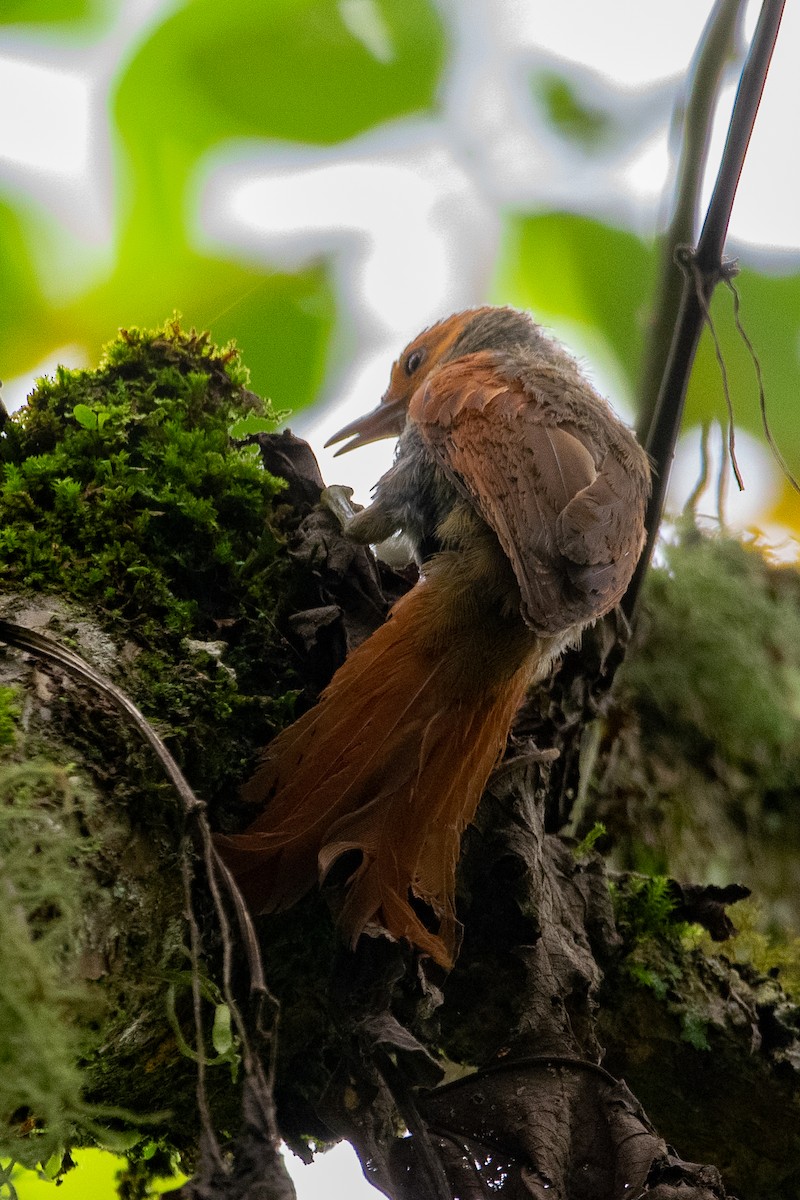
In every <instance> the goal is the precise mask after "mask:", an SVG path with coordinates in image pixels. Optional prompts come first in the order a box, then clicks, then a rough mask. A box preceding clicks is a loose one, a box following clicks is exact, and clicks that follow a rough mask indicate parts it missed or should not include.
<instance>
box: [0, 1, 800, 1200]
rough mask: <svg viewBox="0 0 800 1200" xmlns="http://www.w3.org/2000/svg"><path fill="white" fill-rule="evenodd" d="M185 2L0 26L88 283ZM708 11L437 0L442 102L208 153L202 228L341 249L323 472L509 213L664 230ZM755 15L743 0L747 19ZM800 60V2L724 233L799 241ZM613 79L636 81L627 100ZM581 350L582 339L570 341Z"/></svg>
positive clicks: (46, 186) (766, 478)
mask: <svg viewBox="0 0 800 1200" xmlns="http://www.w3.org/2000/svg"><path fill="white" fill-rule="evenodd" d="M339 3H340V11H341V14H342V17H343V19H344V20H345V22H346V23H347V24H348V27H349V28H351V29H356V30H360V31H361V36H362V37H363V39H364V40H365V41H368V42H369V44H370V45H371V47H372V49H373V52H374V53H376V54H377V55H378V56H380V55H382V54H386V53H390V52H391V48H390V46H388V45H387V43H386V40H385V36H384V32H383V30H382V23H381V20H380V13H379V10H377V9H376V8H375V7H374V0H339ZM179 4H180V0H119V3H118V4H117V7H116V10H115V16H114V19H113V21H112V23H111V26H110V28H109V29H107V30H106V31H105V32H104V33H103V34H102V35H101V36H100V37H99V38H98V39H97V40H96V41H94V42H93V43H91V44H90V45H82V44H74V43H73V44H70V43H69V42H67V41H66V40H65V39H64V38H63V37H61V38H51V37H50V36H48V33H47V31H46V30H43V29H42V28H40V27H39V28H37V27H30V29H25V28H23V27H14V26H10V27H4V28H2V29H0V187H2V188H3V189H4V190H9V191H11V192H12V193H17V194H28V195H30V196H31V197H34V198H36V199H37V201H38V202H40V203H43V204H45V205H47V206H48V207H49V208H50V210H51V211H52V212H54V213H55V214H56V215H58V217H59V218H60V219H61V220H64V221H65V222H67V224H68V226H69V228H70V229H72V230H73V231H74V232H76V233H77V234H78V235H79V236H80V237H81V239H82V241H83V243H84V245H85V247H86V256H85V261H84V262H83V263H82V264H79V265H76V275H75V284H74V286H75V287H80V286H83V284H84V281H85V280H84V277H85V276H90V275H91V274H92V273H98V272H101V271H102V270H103V268H104V265H105V264H107V263H108V262H110V261H111V260H112V257H113V252H114V245H113V239H114V226H113V219H114V203H113V187H114V181H113V176H112V170H111V154H110V136H109V126H108V120H109V118H108V112H107V107H106V96H107V93H108V89H109V86H110V81H111V80H112V79H113V77H114V76H115V74H116V73H117V72H118V71H119V69H120V66H121V64H122V63H123V62H124V61H125V60H126V59H127V58H128V57H129V56H130V54H131V53H132V51H133V50H134V49H135V47H136V46H137V45H138V44H139V43H140V42H141V40H142V39H144V38H145V37H146V36H147V30H148V28H149V26H150V24H151V22H152V21H154V20H155V19H157V18H158V17H160V16H161V15H162V14H163V13H165V12H169V11H170V10H172V9H174V8H176V7H178V6H179ZM710 7H711V5H710V2H709V0H670V3H669V4H665V3H660V4H653V3H643V2H642V0H559V2H558V3H553V2H552V0H440V8H441V10H442V13H443V15H444V18H445V20H446V23H447V25H448V27H449V30H450V35H449V36H450V39H451V45H452V48H453V54H452V60H451V65H450V68H449V72H448V75H447V77H446V80H445V81H444V86H443V91H442V111H441V114H440V115H437V116H436V117H431V118H428V119H423V120H419V119H418V120H414V121H400V122H397V123H395V124H394V125H393V126H392V127H391V129H390V130H388V131H387V130H386V129H382V130H376V131H372V132H370V133H368V134H366V135H364V136H363V137H360V138H357V139H354V140H353V141H352V142H350V143H347V144H345V145H343V146H339V147H333V148H325V149H308V148H305V147H292V146H281V147H276V146H274V145H271V146H267V145H265V146H264V148H263V151H261V152H260V153H255V154H254V153H252V148H251V149H250V152H249V153H248V155H247V156H246V157H245V156H244V155H243V154H242V151H241V148H240V147H236V146H232V147H222V148H220V149H219V150H218V151H217V152H216V153H215V154H214V155H213V156H212V157H211V158H209V160H208V161H206V162H205V163H204V164H203V166H202V170H201V172H200V177H199V178H198V181H197V209H196V237H197V240H198V242H199V243H200V244H204V245H206V246H213V247H215V248H216V249H217V250H220V249H222V250H226V249H227V250H229V251H231V252H235V253H237V254H238V253H240V252H242V251H247V252H248V253H250V254H252V256H253V258H254V259H255V260H257V261H258V260H261V261H264V262H265V263H267V264H271V265H280V264H284V265H290V266H292V265H300V264H301V263H303V262H305V261H307V260H308V259H310V258H314V257H317V256H318V255H319V254H320V253H322V254H326V255H333V261H334V271H335V280H336V286H337V289H338V299H339V302H340V303H341V304H342V305H343V306H344V307H345V309H346V310H347V312H348V314H349V317H350V321H351V327H352V329H353V330H354V340H355V349H354V352H353V353H352V355H351V356H350V357H348V360H347V361H346V362H343V363H342V364H341V366H340V368H339V370H338V372H337V373H335V375H334V377H333V378H332V379H331V380H329V382H328V385H327V389H326V394H327V399H328V401H329V407H328V408H327V409H326V410H325V411H324V413H323V414H322V415H321V416H320V415H318V416H316V417H313V418H308V419H306V420H304V421H299V422H296V423H295V428H297V430H298V432H301V433H304V434H305V435H306V436H308V437H309V438H310V440H311V441H312V444H313V445H314V448H315V449H316V450H317V451H319V457H320V465H321V468H322V472H323V476H325V477H326V478H327V479H328V480H329V481H330V482H333V481H337V482H344V483H350V484H352V485H355V487H356V498H357V499H360V500H362V501H366V500H367V499H368V490H369V486H370V485H371V484H372V483H374V482H375V481H376V480H377V478H378V477H379V476H380V474H382V473H383V471H384V470H385V469H386V468H387V467H388V465H389V463H390V461H391V457H392V446H391V444H379V445H377V446H374V447H368V448H366V449H364V450H362V451H359V452H357V453H356V454H353V455H348V456H347V457H346V458H345V459H339V460H336V462H335V463H334V462H333V460H332V459H331V457H330V452H324V451H323V450H322V443H323V441H324V440H325V438H326V437H327V436H329V435H330V434H331V433H332V432H333V431H335V430H336V429H338V428H339V427H340V426H341V425H343V424H344V423H345V422H346V421H348V420H351V419H352V418H353V417H354V416H356V415H358V414H359V413H360V412H365V411H368V410H369V409H371V408H372V407H374V405H375V404H376V403H377V401H378V399H379V398H380V395H381V393H382V391H383V389H384V387H385V386H386V382H387V379H388V370H389V366H390V364H391V362H392V360H393V359H394V358H395V357H396V356H397V354H398V352H399V351H400V350H401V349H402V347H403V346H404V345H405V343H406V342H407V341H408V340H409V338H410V337H412V336H413V335H414V334H415V333H416V332H418V330H419V329H421V328H422V327H423V326H424V325H427V324H429V323H430V322H431V321H433V320H435V319H437V318H438V317H440V316H442V315H445V314H446V313H448V312H450V311H454V310H456V309H457V308H459V307H462V306H468V305H470V304H473V303H476V302H477V301H479V300H481V299H483V298H485V296H486V291H487V288H488V285H489V281H490V278H491V272H492V264H493V261H494V257H495V253H496V250H497V246H498V239H499V235H500V228H501V215H502V212H503V210H504V208H506V207H509V206H512V205H513V206H516V207H519V206H520V205H523V206H529V207H530V208H531V209H535V208H543V207H545V208H546V207H551V206H557V205H561V204H565V205H567V206H568V207H570V208H573V209H575V208H577V207H580V210H581V211H585V212H595V213H597V214H598V215H600V216H613V217H614V218H615V219H616V220H617V221H619V222H620V223H621V224H623V225H624V226H626V227H628V228H631V229H634V230H636V231H637V232H643V231H647V230H651V229H652V228H653V225H654V222H655V219H656V214H657V211H658V205H659V197H660V194H661V189H662V185H663V182H664V178H665V173H666V170H667V154H666V130H665V126H664V124H663V121H661V122H659V119H657V118H658V114H659V113H662V112H663V111H664V108H665V104H664V101H665V99H666V98H669V97H671V96H672V94H673V93H674V88H675V84H674V77H675V76H677V75H679V74H680V73H682V72H683V71H684V70H685V68H686V65H687V63H688V60H689V58H690V56H691V54H692V51H693V49H694V46H695V44H696V41H697V38H698V36H699V33H700V30H701V28H702V26H703V23H704V21H705V19H706V16H707V14H708V12H709V9H710ZM757 10H758V5H757V4H753V3H751V5H750V9H749V11H748V20H749V25H748V29H751V28H752V25H753V24H754V20H755V15H756V14H757ZM549 55H557V56H559V57H561V58H563V59H565V60H568V61H571V62H572V63H573V64H579V65H580V66H582V67H584V68H586V70H587V72H591V73H593V74H587V75H586V77H585V80H584V82H585V87H586V94H587V96H588V97H589V98H591V96H592V95H593V94H594V95H595V96H596V97H597V98H598V100H599V101H600V102H601V103H602V104H603V105H604V106H607V105H609V104H614V103H616V104H617V105H618V112H619V114H620V116H621V117H622V118H624V120H625V121H626V122H627V123H628V127H629V129H630V130H632V131H633V133H634V134H636V136H637V137H638V142H637V143H636V145H635V149H634V151H633V152H632V153H629V154H628V156H627V157H625V156H624V155H623V156H620V158H619V160H618V161H615V162H613V163H612V164H611V167H609V164H608V162H607V161H606V160H603V162H602V163H598V161H597V160H594V159H592V158H591V157H589V156H587V158H586V162H585V163H584V164H583V165H582V166H580V167H576V160H575V156H574V155H568V154H565V153H564V151H563V148H562V147H561V146H560V145H559V144H558V140H557V139H555V138H554V137H553V135H552V133H551V132H550V131H548V130H547V129H546V128H545V127H544V126H537V124H536V121H535V119H532V114H531V105H530V99H529V92H528V79H529V76H530V71H531V70H532V69H533V68H534V67H535V66H536V65H537V64H540V65H541V64H544V62H545V59H546V56H549ZM798 63H800V5H797V4H788V5H787V8H786V13H785V16H784V21H783V28H782V30H781V34H780V37H779V40H778V48H777V51H776V55H775V58H774V61H773V65H772V69H771V72H770V76H769V79H768V82H767V88H766V92H765V96H764V101H763V103H762V108H761V112H760V114H759V118H758V122H757V124H756V130H755V134H754V138H753V142H752V144H751V148H750V152H749V156H748V161H747V163H746V166H745V173H744V177H743V180H742V184H741V186H740V189H739V193H738V197H737V201H736V205H735V208H734V212H733V219H732V222H731V239H732V240H733V241H735V242H737V243H751V244H752V245H754V246H756V247H759V246H770V247H775V246H777V247H783V248H790V249H795V250H796V249H798V248H800V216H799V215H798V202H797V197H798V195H800V151H798V150H797V145H798V140H797V136H796V131H795V130H794V115H796V114H797V112H798V66H797V64H798ZM615 88H618V89H619V88H621V89H624V90H623V91H622V92H621V93H619V94H618V95H616V96H615V93H614V91H613V89H615ZM635 89H638V91H635ZM729 103H730V98H729V100H728V104H729ZM654 114H656V115H655V116H654ZM726 118H727V112H723V113H721V114H720V119H719V122H718V132H717V136H716V138H715V149H716V154H714V153H712V163H713V162H714V161H715V159H716V156H717V154H718V153H719V150H720V149H721V140H722V137H723V136H724V129H725V124H726ZM746 255H747V249H746V247H745V248H744V250H743V252H742V257H743V258H746ZM81 272H83V275H82V274H81ZM45 278H46V277H45ZM557 332H558V331H557ZM572 348H573V349H574V350H576V351H578V352H579V353H584V352H587V348H586V347H584V346H581V345H580V344H575V341H574V339H572ZM81 355H82V351H81V348H80V347H54V348H53V355H52V357H48V360H47V362H46V363H43V364H38V365H37V367H36V370H35V371H32V373H31V379H32V378H33V376H34V375H36V374H40V373H42V371H44V370H51V369H52V367H53V366H54V365H55V362H56V361H59V360H60V361H64V362H68V363H75V364H77V363H79V362H81ZM596 377H597V382H598V384H599V386H600V388H601V390H610V389H609V388H608V387H606V388H604V382H607V377H606V378H605V379H604V373H603V365H602V364H596ZM31 379H25V380H18V381H10V382H8V383H7V385H6V388H5V389H4V397H5V399H6V402H7V403H9V402H13V401H14V399H16V400H18V401H21V400H22V398H23V397H24V395H25V394H26V392H27V390H28V387H29V386H30V383H31ZM615 382H616V381H615ZM623 401H624V398H623ZM623 407H624V403H623ZM693 438H694V440H695V442H696V437H695V435H693V434H690V435H688V436H687V438H686V439H685V442H686V447H685V450H684V451H683V452H682V453H681V454H679V458H678V460H677V462H676V470H675V473H674V488H673V503H675V504H678V503H680V502H681V499H682V497H683V496H685V494H686V493H687V492H688V490H689V488H690V487H691V485H692V483H693V482H694V479H695V478H696V473H697V455H696V445H695V446H694V448H692V439H693ZM737 449H738V451H739V459H740V463H741V466H742V468H743V470H744V472H745V475H746V478H747V482H748V491H747V492H746V493H745V495H744V497H743V498H739V497H738V496H736V495H734V494H733V493H731V496H730V499H729V507H728V517H729V520H730V521H731V523H732V524H734V525H735V524H737V522H738V523H739V524H746V523H747V522H748V521H749V520H751V519H752V516H753V514H754V513H755V512H757V510H758V508H759V507H760V505H761V503H763V501H764V500H765V499H766V498H768V496H769V494H770V490H771V489H772V488H773V486H774V472H773V467H772V465H771V463H770V461H769V459H768V456H767V455H766V452H765V450H764V448H763V447H762V446H760V445H759V444H758V443H756V442H755V441H754V440H753V439H748V438H745V437H744V436H743V435H741V436H740V438H739V440H738V444H737ZM709 503H711V501H710V500H709ZM348 1155H351V1156H352V1152H351V1151H349V1149H344V1148H343V1149H342V1150H341V1151H336V1152H335V1155H334V1154H332V1155H330V1156H328V1159H327V1161H328V1168H327V1169H328V1170H332V1169H333V1168H332V1164H333V1163H334V1162H337V1163H338V1162H340V1161H346V1160H347V1158H348ZM298 1171H299V1172H300V1174H299V1175H298V1194H299V1196H300V1200H314V1198H315V1197H317V1196H320V1197H321V1196H322V1194H323V1193H322V1191H321V1190H320V1189H321V1188H322V1187H323V1184H322V1183H318V1182H312V1176H313V1180H314V1181H317V1180H318V1179H320V1178H321V1174H319V1175H317V1174H313V1172H308V1173H306V1172H305V1170H304V1169H303V1168H302V1167H300V1166H298ZM324 1186H325V1195H326V1196H327V1197H330V1198H331V1200H333V1197H339V1196H341V1197H344V1196H348V1197H352V1198H353V1200H357V1198H358V1197H359V1196H360V1195H362V1194H363V1195H367V1194H370V1195H375V1193H374V1191H373V1189H371V1188H369V1187H368V1185H367V1184H366V1183H363V1181H362V1180H361V1176H360V1172H359V1173H358V1176H357V1178H356V1177H355V1176H352V1174H351V1177H350V1179H349V1182H347V1183H343V1182H341V1181H340V1182H334V1181H333V1176H331V1179H330V1180H329V1181H328V1182H327V1183H326V1184H325V1185H324Z"/></svg>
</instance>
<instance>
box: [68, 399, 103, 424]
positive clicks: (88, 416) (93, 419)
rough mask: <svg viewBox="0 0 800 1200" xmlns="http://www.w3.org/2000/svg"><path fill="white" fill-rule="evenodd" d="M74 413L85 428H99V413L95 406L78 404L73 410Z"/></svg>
mask: <svg viewBox="0 0 800 1200" xmlns="http://www.w3.org/2000/svg"><path fill="white" fill-rule="evenodd" d="M72 415H73V417H74V418H75V420H76V421H77V422H78V424H79V425H82V426H83V428H84V429H97V427H98V421H97V413H96V412H95V411H94V409H93V408H89V405H88V404H76V405H75V407H74V408H73V410H72Z"/></svg>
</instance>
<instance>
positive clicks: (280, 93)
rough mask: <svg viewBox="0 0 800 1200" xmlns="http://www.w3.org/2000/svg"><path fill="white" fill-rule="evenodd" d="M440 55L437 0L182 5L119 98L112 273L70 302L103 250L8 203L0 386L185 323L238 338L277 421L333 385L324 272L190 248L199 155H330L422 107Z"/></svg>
mask: <svg viewBox="0 0 800 1200" xmlns="http://www.w3.org/2000/svg"><path fill="white" fill-rule="evenodd" d="M13 8H14V10H15V19H16V20H18V21H22V20H25V19H30V20H37V21H39V20H48V19H49V20H65V19H66V18H67V17H70V18H71V19H72V20H74V21H77V20H79V19H81V18H83V17H85V16H88V15H89V14H90V13H91V12H92V11H94V6H92V5H90V4H88V3H85V4H80V3H78V0H72V3H67V2H66V0H62V3H61V4H57V3H55V0H53V3H51V4H49V5H46V4H43V3H39V4H32V3H29V4H27V5H26V4H23V3H21V2H18V3H16V4H14V5H13ZM443 56H444V43H443V36H442V30H441V27H440V22H439V20H438V17H437V16H436V14H435V10H434V7H433V5H432V4H431V3H430V2H429V0H340V2H339V3H337V2H336V0H270V3H269V4H264V5H253V4H252V3H251V0H227V2H226V3H225V4H224V5H220V4H218V3H216V0H190V2H189V3H186V4H183V5H181V6H180V8H179V10H178V11H177V12H174V13H171V14H168V15H167V16H166V18H165V19H164V20H163V21H162V22H161V24H157V25H156V26H155V27H154V28H153V29H152V31H151V32H150V33H149V36H146V37H145V38H144V40H143V42H142V44H141V46H140V47H139V49H138V51H137V52H136V53H135V54H134V56H133V57H132V59H130V61H127V62H126V63H125V65H124V67H123V69H122V72H121V74H120V77H119V78H118V79H117V80H116V82H115V86H114V95H113V98H112V113H113V130H114V132H115V135H116V146H117V153H116V162H115V188H116V196H115V200H116V210H117V211H116V222H117V228H116V233H115V244H114V247H113V253H112V261H111V265H110V267H109V268H108V269H107V270H106V269H103V268H99V267H95V268H93V269H94V272H95V274H94V280H93V282H91V283H89V284H88V285H86V286H85V287H84V288H83V290H81V291H80V292H79V293H78V294H75V283H74V278H75V275H76V273H77V274H78V276H79V277H80V275H81V274H82V275H85V274H86V271H87V265H86V264H87V263H89V264H91V262H92V260H93V258H96V251H91V252H90V251H89V250H88V248H86V247H82V246H81V245H79V244H77V242H76V239H75V238H74V235H73V234H72V233H70V232H69V231H68V230H67V229H64V228H61V227H59V226H58V224H57V223H56V222H55V221H54V220H53V218H52V217H51V216H49V215H48V214H47V213H46V212H45V211H44V210H42V209H40V208H37V207H36V206H33V205H31V204H30V203H26V204H18V202H17V200H16V199H12V198H10V197H9V196H7V197H6V202H5V203H6V207H5V208H4V209H0V254H2V259H3V261H4V262H6V263H9V264H10V276H9V277H8V278H7V279H6V280H4V286H3V289H2V296H3V299H2V301H0V305H2V307H1V308H0V316H2V318H3V319H2V321H0V362H2V364H3V368H2V370H3V375H4V376H5V378H9V377H11V376H15V375H18V374H22V373H23V372H25V371H30V370H31V369H32V368H33V367H34V366H35V365H36V363H38V362H40V361H41V360H42V359H43V358H45V357H46V356H47V355H48V354H50V353H52V352H53V351H54V350H55V349H57V348H58V347H60V346H63V345H66V344H77V345H79V346H83V347H85V349H86V352H87V355H88V357H89V358H90V359H94V358H96V356H97V353H98V352H99V349H100V347H101V345H102V344H103V343H104V342H105V340H106V339H107V338H108V336H109V333H111V332H113V329H114V328H115V326H118V325H122V326H128V325H133V324H137V325H153V324H156V323H157V322H158V321H159V320H161V318H162V317H163V314H164V312H165V311H167V312H168V311H171V310H172V309H179V310H180V311H181V312H182V313H183V314H184V316H185V318H186V320H187V321H188V322H190V323H192V324H195V325H197V326H199V327H203V328H205V327H210V328H211V330H212V333H213V336H214V338H215V340H216V341H217V342H224V341H225V340H227V339H229V338H231V337H234V336H235V337H236V339H237V341H238V343H239V345H240V346H241V347H242V348H243V349H244V350H245V352H246V354H247V359H248V362H249V364H250V369H251V372H252V377H253V385H254V387H255V388H256V389H257V390H258V391H259V392H261V393H262V394H265V395H270V396H272V397H273V398H274V399H275V401H276V403H277V404H278V405H279V406H280V407H286V406H287V405H288V406H290V407H292V408H293V409H295V410H296V409H299V408H302V407H303V406H304V405H306V404H308V403H309V402H310V401H311V400H312V399H313V398H314V396H315V395H316V394H317V393H318V391H319V389H320V386H321V384H322V382H323V379H324V377H325V371H326V363H327V355H328V348H329V340H330V336H331V332H332V328H333V324H334V319H335V307H334V300H333V293H332V289H331V283H330V279H329V273H328V270H327V268H326V267H324V266H323V265H319V266H317V267H311V268H307V269H305V270H301V271H298V272H296V273H292V274H287V273H280V272H274V271H268V270H265V269H263V268H261V267H259V266H258V265H257V264H253V265H246V264H244V265H243V264H241V263H239V262H236V261H234V260H233V257H232V256H231V255H230V254H225V253H224V252H220V254H219V255H214V254H212V253H210V252H202V251H200V250H198V248H197V245H196V239H195V230H194V227H193V226H194V217H193V212H194V207H195V204H196V201H197V195H196V190H197V179H198V174H199V172H200V171H201V169H202V165H203V156H204V155H206V154H207V153H208V152H210V151H212V150H219V149H221V148H222V147H223V146H224V145H225V144H231V143H239V144H241V143H242V142H243V141H245V140H247V141H248V142H250V143H251V145H253V146H255V145H257V144H259V143H263V142H265V141H268V140H275V139H282V140H284V141H286V140H294V141H298V142H303V143H313V144H329V143H332V142H336V141H340V140H342V139H345V138H350V137H353V136H355V135H356V134H358V133H361V132H363V131H365V130H367V129H370V128H371V127H373V126H374V125H375V124H378V123H380V122H384V121H389V120H393V119H396V118H398V117H401V116H407V115H410V114H415V113H419V112H422V111H424V110H425V109H430V108H431V106H432V105H433V104H434V97H435V91H436V86H437V83H438V79H439V74H440V71H441V67H442V62H443ZM48 246H52V247H54V250H53V252H52V253H50V254H44V255H43V252H42V248H43V247H48ZM56 247H57V250H56V249H55V248H56ZM42 257H44V258H45V260H46V266H44V267H43V266H42V265H41V260H42ZM81 262H82V264H83V265H82V266H81V268H80V271H78V272H76V267H75V264H76V263H81ZM65 294H67V295H68V298H67V299H64V298H63V296H64V295H65ZM51 296H61V297H62V298H61V299H59V300H51V299H49V297H51Z"/></svg>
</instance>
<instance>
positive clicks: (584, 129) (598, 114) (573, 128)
mask: <svg viewBox="0 0 800 1200" xmlns="http://www.w3.org/2000/svg"><path fill="white" fill-rule="evenodd" d="M531 87H532V89H533V94H534V97H535V99H536V100H537V101H538V102H539V104H540V105H541V107H542V108H543V109H544V113H545V117H546V119H547V121H548V122H549V123H550V125H552V126H553V128H554V129H555V130H556V132H557V133H559V134H561V136H562V137H564V138H566V139H568V140H569V141H571V142H575V143H577V144H578V145H579V146H581V148H582V149H584V150H592V149H599V148H601V147H602V145H603V144H604V143H605V142H607V140H608V136H609V134H610V133H611V131H612V121H611V117H610V116H609V114H608V113H607V112H603V111H602V110H601V109H599V108H592V107H590V106H589V105H587V104H584V103H583V101H582V100H581V99H580V97H579V96H578V93H577V91H576V90H575V88H574V86H573V84H572V83H571V82H570V80H569V79H567V78H566V77H565V76H564V75H557V74H556V73H555V72H554V71H539V72H537V73H536V74H535V75H534V76H533V79H532V80H531Z"/></svg>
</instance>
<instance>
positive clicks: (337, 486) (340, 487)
mask: <svg viewBox="0 0 800 1200" xmlns="http://www.w3.org/2000/svg"><path fill="white" fill-rule="evenodd" d="M352 495H353V489H352V488H351V487H346V486H345V485H344V484H343V483H332V484H330V486H329V487H326V488H323V489H322V491H321V492H320V496H319V502H320V504H321V505H322V507H323V508H327V509H328V511H329V512H331V513H333V515H334V516H335V517H336V519H337V521H338V522H339V524H340V525H341V527H342V529H343V530H346V529H347V526H348V525H349V524H350V522H351V521H352V519H353V517H354V516H355V515H356V513H357V511H358V509H356V508H355V507H354V506H353V505H352V504H351V502H350V497H351V496H352Z"/></svg>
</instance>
